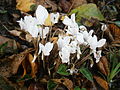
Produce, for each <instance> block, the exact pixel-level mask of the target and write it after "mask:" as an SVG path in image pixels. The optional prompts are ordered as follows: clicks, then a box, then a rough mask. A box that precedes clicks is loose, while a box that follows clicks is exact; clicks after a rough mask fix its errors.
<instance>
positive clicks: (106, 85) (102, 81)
mask: <svg viewBox="0 0 120 90" xmlns="http://www.w3.org/2000/svg"><path fill="white" fill-rule="evenodd" d="M94 79H95V80H96V82H97V83H98V84H99V85H100V86H101V87H102V88H103V89H104V90H109V87H108V83H107V81H105V80H104V79H102V78H101V77H98V76H94Z"/></svg>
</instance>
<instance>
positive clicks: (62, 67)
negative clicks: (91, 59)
mask: <svg viewBox="0 0 120 90" xmlns="http://www.w3.org/2000/svg"><path fill="white" fill-rule="evenodd" d="M57 73H59V74H61V75H70V73H68V72H67V66H66V65H65V64H61V65H60V66H59V68H58V71H57Z"/></svg>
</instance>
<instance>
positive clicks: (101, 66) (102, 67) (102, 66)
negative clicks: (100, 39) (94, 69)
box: [97, 56, 109, 76]
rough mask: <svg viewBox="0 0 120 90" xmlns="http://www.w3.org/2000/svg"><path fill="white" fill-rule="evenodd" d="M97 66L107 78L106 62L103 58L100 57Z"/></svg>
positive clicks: (107, 67) (107, 68) (107, 66)
mask: <svg viewBox="0 0 120 90" xmlns="http://www.w3.org/2000/svg"><path fill="white" fill-rule="evenodd" d="M97 66H98V68H99V70H100V71H101V72H102V73H103V74H104V75H106V76H107V75H108V74H109V65H108V60H107V58H106V57H105V56H102V57H101V59H100V61H99V63H97Z"/></svg>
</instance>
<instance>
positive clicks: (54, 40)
mask: <svg viewBox="0 0 120 90" xmlns="http://www.w3.org/2000/svg"><path fill="white" fill-rule="evenodd" d="M57 40H58V37H52V38H50V41H51V42H53V43H54V44H55V43H57Z"/></svg>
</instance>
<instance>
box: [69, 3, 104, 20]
mask: <svg viewBox="0 0 120 90" xmlns="http://www.w3.org/2000/svg"><path fill="white" fill-rule="evenodd" d="M73 13H75V14H76V21H77V22H80V20H81V18H82V17H83V18H86V19H91V18H95V19H98V20H100V21H103V20H105V18H104V16H103V15H102V14H101V12H100V10H99V9H98V8H97V6H96V4H92V3H90V4H83V5H82V6H79V7H77V8H75V9H73V10H72V11H71V12H70V13H69V15H71V14H73Z"/></svg>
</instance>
